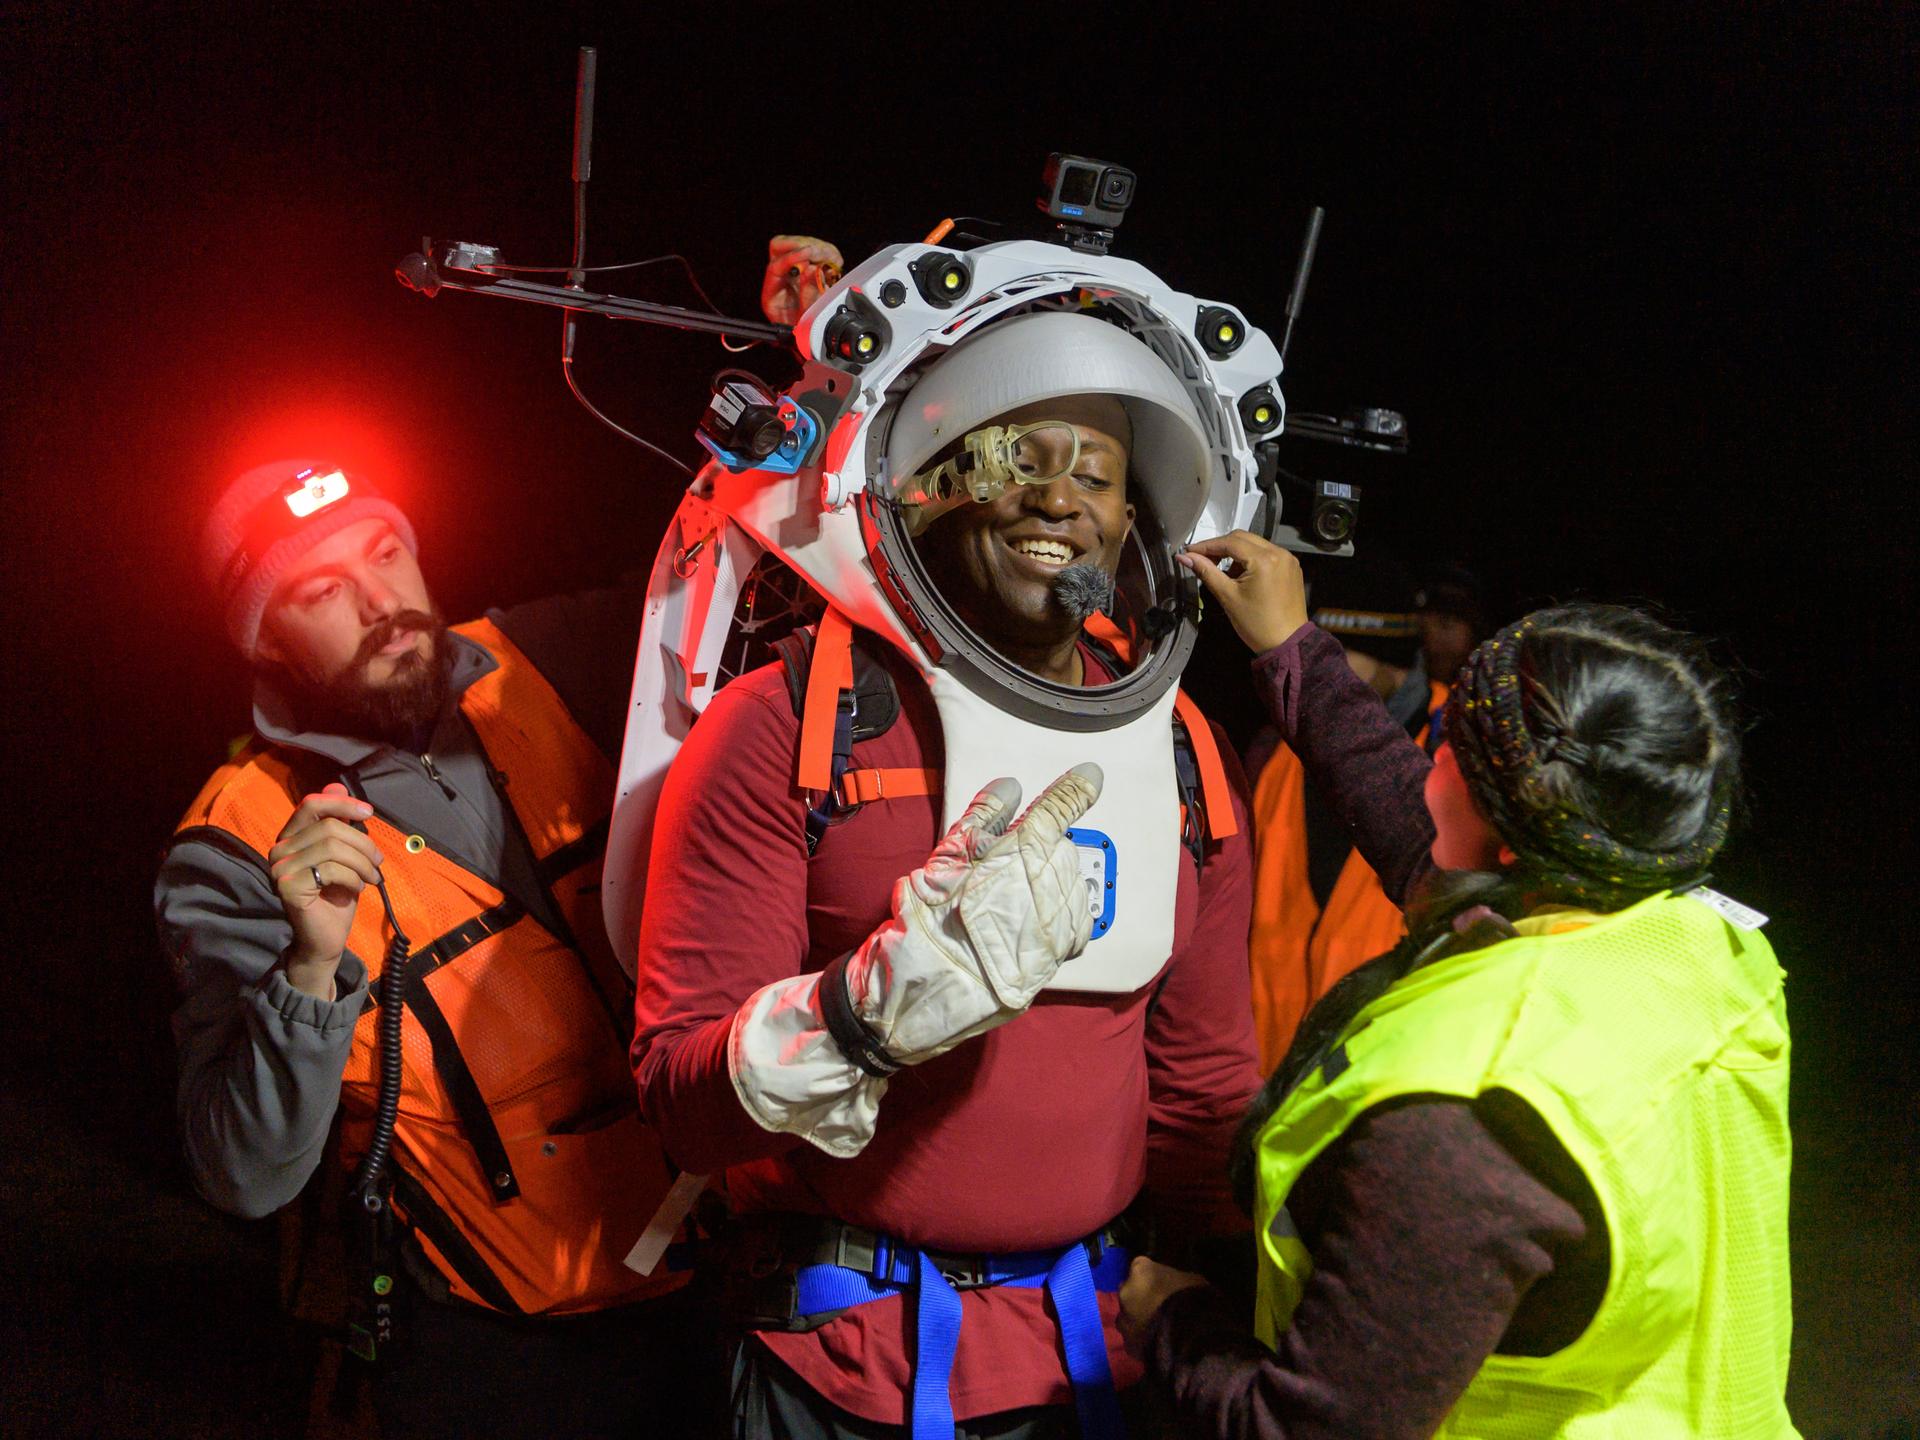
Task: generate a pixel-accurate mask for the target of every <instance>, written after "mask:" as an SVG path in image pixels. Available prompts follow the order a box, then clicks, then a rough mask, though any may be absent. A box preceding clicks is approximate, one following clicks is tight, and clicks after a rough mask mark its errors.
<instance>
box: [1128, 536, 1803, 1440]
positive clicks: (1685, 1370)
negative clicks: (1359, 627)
mask: <svg viewBox="0 0 1920 1440" xmlns="http://www.w3.org/2000/svg"><path fill="white" fill-rule="evenodd" d="M1221 562H1228V563H1227V564H1226V565H1223V564H1222V563H1221ZM1186 563H1187V564H1188V565H1189V567H1190V568H1191V569H1193V570H1194V572H1195V573H1196V574H1197V575H1198V576H1199V577H1200V579H1201V580H1202V582H1203V583H1204V584H1205V585H1206V587H1207V589H1208V590H1209V592H1210V593H1211V594H1212V595H1213V596H1214V598H1215V599H1216V600H1218V601H1219V603H1220V604H1221V606H1222V608H1223V609H1224V610H1225V611H1226V613H1227V615H1228V618H1229V619H1230V620H1231V621H1232V622H1233V624H1234V627H1235V629H1236V630H1237V631H1238V632H1239V633H1240V635H1241V637H1242V638H1243V639H1244V640H1246V641H1247V643H1248V644H1249V645H1251V646H1252V647H1253V649H1254V650H1255V651H1256V652H1257V653H1258V659H1256V661H1255V662H1254V663H1255V673H1256V677H1257V678H1258V679H1259V680H1260V682H1261V683H1262V685H1263V687H1264V689H1265V692H1266V695H1267V698H1268V701H1269V708H1270V709H1271V710H1272V711H1273V718H1274V721H1275V724H1276V725H1278V726H1279V728H1280V730H1281V733H1282V734H1283V736H1284V737H1285V738H1286V741H1287V743H1288V744H1289V745H1290V746H1292V747H1294V749H1295V750H1296V752H1297V753H1298V754H1299V755H1300V757H1301V760H1302V762H1303V763H1304V764H1305V765H1306V767H1307V769H1308V771H1309V773H1310V774H1311V775H1312V776H1313V778H1314V781H1315V783H1316V784H1319V785H1322V786H1324V787H1325V788H1326V789H1327V791H1328V792H1329V794H1330V795H1331V796H1332V797H1333V798H1334V803H1335V804H1336V805H1337V806H1338V807H1339V808H1340V810H1341V812H1342V814H1343V817H1344V818H1345V819H1346V821H1347V823H1348V824H1349V826H1350V827H1351V828H1352V830H1353V832H1354V839H1355V844H1356V845H1357V846H1358V847H1359V848H1360V850H1361V852H1362V853H1363V854H1364V855H1365V856H1366V857H1367V859H1368V860H1369V862H1370V863H1372V864H1373V865H1374V866H1375V868H1376V869H1377V870H1378V871H1379V872H1380V874H1381V878H1382V881H1383V883H1385V884H1386V886H1387V890H1388V893H1389V894H1390V895H1393V896H1395V898H1396V899H1400V898H1403V897H1405V896H1407V895H1409V894H1411V895H1413V896H1414V897H1415V898H1414V900H1413V902H1412V904H1411V905H1410V906H1409V910H1408V920H1409V929H1410V934H1409V936H1408V938H1407V939H1406V941H1404V942H1403V943H1402V944H1401V945H1400V946H1398V947H1397V948H1396V949H1394V950H1393V951H1391V952H1389V953H1388V954H1386V955H1383V956H1380V957H1379V958H1378V959H1376V960H1374V961H1371V962H1369V963H1368V964H1367V965H1364V966H1362V967H1361V968H1360V969H1358V970H1356V971H1354V972H1353V973H1352V974H1351V975H1349V976H1347V977H1346V978H1345V979H1344V980H1342V981H1341V982H1340V983H1339V984H1338V985H1336V986H1335V987H1334V988H1333V989H1332V990H1331V991H1329V992H1328V994H1327V995H1326V996H1325V997H1324V998H1323V999H1322V1000H1321V1001H1320V1002H1319V1004H1318V1005H1316V1006H1315V1008H1314V1009H1313V1011H1312V1012H1311V1013H1310V1014H1309V1015H1308V1017H1307V1019H1306V1022H1305V1023H1304V1024H1303V1025H1302V1027H1301V1030H1300V1033H1299V1035H1298V1036H1297V1037H1296V1039H1295V1041H1294V1044H1293V1046H1292V1048H1291V1050H1290V1051H1289V1052H1288V1054H1287V1056H1286V1058H1285V1059H1284V1060H1283V1061H1282V1062H1281V1064H1280V1066H1279V1068H1278V1069H1277V1070H1276V1071H1275V1073H1274V1074H1273V1076H1272V1077H1271V1078H1270V1079H1269V1080H1268V1082H1267V1085H1266V1087H1265V1088H1264V1089H1263V1090H1262V1092H1261V1094H1260V1095H1259V1097H1258V1098H1257V1100H1256V1101H1255V1103H1254V1106H1253V1108H1252V1110H1251V1112H1250V1113H1249V1115H1248V1117H1247V1120H1246V1122H1245V1124H1244V1125H1243V1127H1242V1130H1241V1133H1240V1137H1239V1141H1238V1144H1237V1146H1236V1154H1235V1162H1234V1168H1235V1174H1234V1181H1235V1184H1236V1187H1237V1189H1238V1191H1239V1193H1240V1195H1241V1198H1242V1203H1243V1204H1244V1205H1246V1206H1247V1207H1248V1208H1249V1209H1250V1210H1251V1212H1252V1214H1253V1217H1254V1221H1255V1227H1256V1229H1255V1233H1256V1236H1257V1242H1258V1249H1259V1255H1258V1271H1259V1274H1258V1298H1257V1301H1256V1303H1255V1305H1254V1316H1253V1319H1254V1324H1253V1327H1252V1329H1253V1333H1249V1331H1248V1326H1247V1323H1246V1316H1245V1315H1244V1313H1238V1312H1236V1311H1234V1310H1233V1309H1232V1308H1231V1307H1229V1306H1228V1304H1227V1302H1226V1301H1225V1299H1224V1297H1223V1296H1221V1295H1220V1294H1219V1293H1218V1292H1217V1291H1215V1290H1214V1289H1212V1287H1210V1286H1208V1285H1207V1284H1206V1282H1204V1281H1203V1280H1201V1279H1200V1277H1198V1276H1192V1275H1187V1274H1185V1273H1184V1272H1181V1271H1178V1270H1173V1269H1171V1268H1169V1267H1166V1266H1163V1265H1160V1264H1158V1263H1156V1262H1154V1261H1152V1260H1150V1259H1145V1258H1142V1259H1140V1260H1137V1261H1136V1262H1135V1264H1134V1269H1133V1273H1132V1275H1131V1276H1130V1277H1129V1280H1128V1283H1127V1287H1126V1289H1125V1290H1123V1292H1122V1295H1121V1301H1122V1305H1123V1309H1124V1320H1125V1324H1126V1325H1127V1327H1128V1330H1129V1333H1130V1336H1131V1338H1132V1340H1133V1343H1135V1344H1136V1345H1137V1346H1139V1347H1140V1349H1141V1350H1142V1351H1143V1352H1144V1354H1145V1356H1146V1358H1147V1362H1148V1366H1149V1370H1150V1373H1151V1374H1153V1375H1154V1376H1155V1377H1156V1378H1157V1379H1158V1380H1159V1381H1160V1382H1161V1383H1162V1384H1163V1385H1164V1386H1165V1387H1166V1388H1167V1390H1168V1392H1169V1394H1170V1397H1171V1402H1172V1404H1173V1406H1174V1408H1175V1409H1176V1410H1177V1411H1178V1412H1179V1413H1180V1414H1181V1415H1182V1416H1183V1417H1184V1418H1186V1419H1187V1420H1189V1421H1197V1422H1199V1428H1200V1432H1201V1433H1205V1434H1208V1435H1217V1436H1228V1435H1234V1436H1255V1435H1257V1436H1268V1437H1278V1436H1290V1437H1298V1436H1308V1435H1313V1436H1321V1435H1326V1436H1332V1435H1362V1434H1364V1435H1368V1436H1425V1435H1433V1434H1441V1435H1449V1436H1476V1437H1508V1436H1512V1437H1521V1436H1525V1437H1537V1436H1546V1435H1564V1436H1579V1437H1586V1436H1614V1435H1632V1436H1634V1437H1636V1440H1638V1437H1645V1436H1667V1435H1671V1436H1682V1435H1686V1436H1694V1435H1714V1436H1755V1437H1762V1436H1764V1437H1775V1436H1790V1435H1793V1434H1795V1433H1796V1432H1795V1431H1794V1428H1793V1424H1792V1422H1791V1420H1790V1419H1789V1418H1788V1416H1787V1412H1786V1408H1785V1404H1784V1402H1783V1398H1782V1396H1783V1391H1784V1388H1785V1383H1786V1372H1787V1357H1788V1345H1789V1338H1790V1331H1791V1313H1790V1306H1789V1292H1788V1277H1787V1231H1786V1215H1787V1170H1788V1163H1789V1154H1790V1145H1789V1140H1788V1133H1787V1116H1786V1097H1787V1055H1788V1041H1787V1028H1786V1012H1785V1007H1784V1002H1783V999H1782V989H1781V982H1782V975H1781V971H1780V968H1779V966H1778V965H1777V964H1776V963H1775V960H1774V957H1773V952H1772V950H1771V949H1770V948H1769V947H1768V945H1767V943H1766V941H1765V940H1764V939H1763V938H1762V936H1761V934H1760V933H1759V929H1758V927H1759V925H1760V924H1762V923H1764V918H1765V917H1763V916H1759V915H1757V914H1755V913H1754V912H1752V911H1750V910H1747V909H1745V907H1743V906H1740V905H1738V904H1735V903H1734V902H1732V901H1729V900H1727V899H1725V898H1724V897H1722V896H1720V895H1718V894H1716V893H1715V892H1713V891H1711V890H1708V889H1706V888H1705V886H1704V882H1705V880H1706V879H1707V876H1708V869H1709V867H1710V865H1711V864H1712V862H1713V859H1714V857H1715V855H1716V854H1718V852H1719V850H1720V848H1721V846H1722V844H1723V843H1724V842H1725V840H1726V836H1727V829H1728V824H1729V821H1730V819H1731V817H1732V815H1733V812H1734V810H1735V808H1736V806H1737V804H1738V795H1739V759H1740V739H1739V728H1738V723H1737V721H1736V718H1735V715H1734V711H1733V705H1732V699H1731V694H1730V686H1729V683H1728V680H1727V678H1726V676H1725V675H1724V673H1723V672H1722V671H1721V670H1720V669H1718V668H1717V667H1716V666H1715V665H1714V664H1713V662H1712V661H1711V660H1710V658H1709V657H1708V655H1707V653H1706V650H1705V647H1704V646H1703V645H1702V644H1701V643H1700V642H1699V641H1697V640H1695V639H1693V638H1692V637H1690V636H1687V635H1683V634H1681V633H1679V632H1677V631H1675V630H1673V629H1670V628H1669V627H1667V626H1665V625H1663V624H1661V623H1660V622H1659V621H1657V620H1655V619H1653V618H1651V617H1650V616H1648V615H1645V614H1642V613H1640V612H1637V611H1634V610H1629V609H1624V608H1621V607H1618V606H1606V605H1568V606H1561V607H1557V608H1554V609H1549V610H1541V611H1536V612H1535V613H1534V614H1532V615H1529V616H1527V617H1526V618H1525V619H1524V620H1522V621H1520V622H1519V623H1518V624H1517V625H1513V626H1510V627H1508V628H1507V629H1505V630H1503V631H1501V632H1500V633H1499V634H1497V635H1495V636H1494V637H1493V638H1492V639H1490V640H1488V641H1486V642H1485V643H1484V644H1482V645H1481V646H1480V647H1479V649H1477V650H1475V651H1474V652H1473V654H1472V655H1471V656H1470V657H1469V659H1468V661H1467V663H1466V665H1465V666H1464V667H1463V669H1462V671H1461V673H1460V676H1459V679H1458V682H1457V684H1456V686H1455V688H1454V690H1453V693H1452V696H1451V699H1450V701H1449V704H1448V709H1447V713H1446V730H1445V734H1446V741H1445V743H1443V744H1442V745H1441V746H1440V748H1439V750H1438V752H1437V754H1436V755H1435V757H1434V758H1433V760H1432V761H1431V762H1429V761H1428V760H1427V757H1426V756H1425V755H1424V754H1423V753H1422V752H1421V751H1420V750H1419V748H1418V747H1416V746H1415V745H1413V744H1412V742H1411V741H1410V740H1408V738H1407V736H1406V734H1405V732H1404V730H1402V729H1401V727H1399V726H1397V725H1395V724H1394V723H1393V722H1392V721H1391V720H1390V719H1389V718H1388V717H1387V716H1386V714H1385V713H1384V711H1382V710H1381V708H1380V707H1379V706H1378V705H1377V704H1375V705H1372V706H1369V705H1367V704H1365V703H1364V700H1363V697H1361V696H1359V695H1355V696H1354V697H1353V698H1352V701H1351V703H1341V704H1337V705H1330V704H1328V703H1326V697H1325V696H1324V694H1323V695H1321V696H1320V697H1319V699H1318V700H1317V702H1316V704H1315V706H1314V707H1312V708H1313V711H1314V713H1315V714H1318V715H1322V716H1333V717H1335V719H1334V720H1333V722H1332V723H1328V722H1326V721H1325V720H1322V721H1321V722H1319V723H1318V724H1317V725H1315V724H1306V725H1302V724H1300V723H1297V720H1298V718H1299V717H1300V716H1301V715H1302V714H1303V713H1304V711H1303V709H1302V707H1301V706H1300V705H1299V703H1298V701H1299V695H1300V693H1301V692H1302V691H1303V690H1306V689H1309V688H1317V687H1323V686H1326V687H1344V688H1345V689H1353V688H1355V687H1358V685H1359V682H1358V681H1356V680H1354V679H1353V678H1352V677H1351V673H1350V671H1349V670H1348V668H1347V667H1346V665H1345V664H1344V663H1343V662H1342V660H1341V657H1340V651H1339V648H1338V646H1337V645H1336V644H1335V643H1334V642H1333V641H1332V639H1331V638H1330V637H1328V636H1325V635H1322V634H1320V633H1319V632H1318V631H1317V630H1316V629H1315V628H1314V627H1313V626H1311V625H1309V624H1307V621H1306V605H1305V595H1304V589H1303V586H1302V584H1301V580H1300V571H1299V566H1298V563H1297V562H1296V561H1295V560H1294V558H1293V556H1291V555H1290V554H1288V553H1287V552H1286V551H1284V550H1280V549H1278V548H1277V547H1275V546H1272V545H1270V544H1268V543H1267V542H1265V541H1263V540H1259V539H1257V538H1256V537H1254V536H1251V535H1248V534H1246V533H1244V532H1237V533H1235V534H1233V535H1229V536H1226V537H1223V538H1222V539H1219V540H1215V541H1210V542H1206V543H1204V544H1201V545H1197V546H1194V547H1193V548H1192V549H1191V550H1190V551H1189V553H1188V557H1187V561H1186ZM1229 566H1230V568H1229Z"/></svg>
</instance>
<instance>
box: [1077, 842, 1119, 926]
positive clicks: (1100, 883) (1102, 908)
mask: <svg viewBox="0 0 1920 1440" xmlns="http://www.w3.org/2000/svg"><path fill="white" fill-rule="evenodd" d="M1067 838H1068V839H1069V840H1071V841H1073V843H1074V845H1075V847H1076V848H1077V850H1078V853H1079V856H1080V878H1081V879H1082V880H1084V881H1085V882H1086V886H1087V905H1088V907H1089V908H1090V909H1091V910H1092V911H1093V938H1094V939H1095V940H1098V939H1099V938H1100V937H1101V936H1102V935H1104V934H1106V933H1107V931H1109V930H1111V929H1112V928H1113V911H1114V905H1115V900H1116V897H1117V896H1118V895H1119V893H1120V890H1119V883H1118V876H1119V866H1118V864H1117V860H1118V852H1117V851H1116V850H1115V849H1114V845H1113V840H1112V839H1111V838H1110V837H1109V836H1108V835H1107V834H1106V833H1105V832H1104V831H1100V830H1078V829H1069V830H1068V831H1067Z"/></svg>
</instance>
